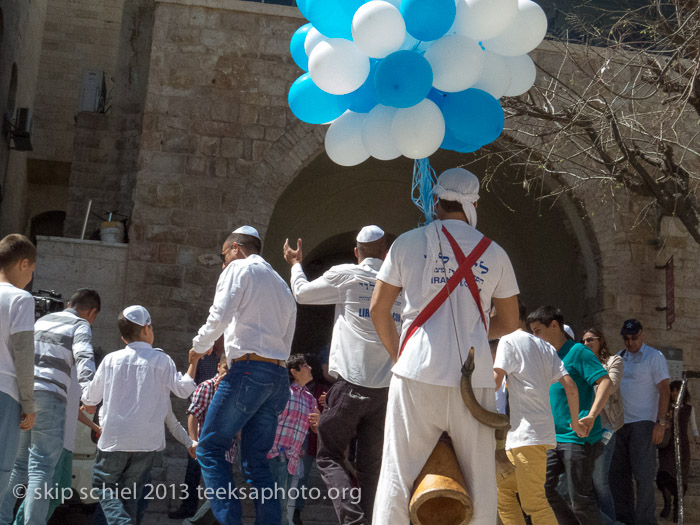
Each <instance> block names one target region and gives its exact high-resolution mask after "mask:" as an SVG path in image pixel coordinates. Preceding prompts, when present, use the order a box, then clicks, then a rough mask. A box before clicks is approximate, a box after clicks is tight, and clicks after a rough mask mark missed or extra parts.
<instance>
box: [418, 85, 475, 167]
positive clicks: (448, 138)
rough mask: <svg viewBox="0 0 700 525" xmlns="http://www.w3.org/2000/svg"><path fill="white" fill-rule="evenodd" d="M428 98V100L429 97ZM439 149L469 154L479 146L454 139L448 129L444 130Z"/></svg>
mask: <svg viewBox="0 0 700 525" xmlns="http://www.w3.org/2000/svg"><path fill="white" fill-rule="evenodd" d="M428 98H430V96H429V97H428ZM431 100H432V99H431ZM440 147H441V148H442V149H448V150H452V151H457V152H459V153H471V152H472V151H476V150H478V149H479V148H480V147H481V146H475V145H473V144H465V143H464V142H462V141H461V140H459V139H458V138H457V137H455V136H454V135H453V134H452V132H451V131H450V130H449V129H447V128H445V138H444V139H443V140H442V144H440Z"/></svg>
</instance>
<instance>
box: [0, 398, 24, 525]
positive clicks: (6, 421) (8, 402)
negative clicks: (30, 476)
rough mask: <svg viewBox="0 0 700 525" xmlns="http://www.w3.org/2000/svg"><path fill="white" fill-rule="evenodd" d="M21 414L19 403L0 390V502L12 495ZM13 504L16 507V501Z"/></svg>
mask: <svg viewBox="0 0 700 525" xmlns="http://www.w3.org/2000/svg"><path fill="white" fill-rule="evenodd" d="M21 414H22V410H21V408H20V406H19V403H18V402H17V401H15V399H14V398H12V397H11V396H9V395H7V394H6V393H5V392H0V443H2V445H0V502H2V501H4V500H5V496H8V497H11V496H12V487H10V486H9V485H10V475H11V474H12V466H13V465H14V463H15V458H16V456H17V450H18V447H19V436H20V430H19V418H20V416H21ZM8 489H9V490H8ZM12 506H13V507H14V502H13V503H12ZM12 510H13V508H11V509H10V521H11V520H12Z"/></svg>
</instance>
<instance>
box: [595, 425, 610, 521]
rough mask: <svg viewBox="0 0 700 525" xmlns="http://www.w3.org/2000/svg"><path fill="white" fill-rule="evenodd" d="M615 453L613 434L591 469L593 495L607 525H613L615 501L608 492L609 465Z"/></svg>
mask: <svg viewBox="0 0 700 525" xmlns="http://www.w3.org/2000/svg"><path fill="white" fill-rule="evenodd" d="M613 452H615V434H613V435H612V437H611V438H610V441H608V442H607V443H606V444H605V445H603V453H602V454H601V455H600V456H598V459H596V461H595V466H594V467H593V493H594V494H595V500H596V501H597V502H598V507H599V508H600V511H601V512H602V513H603V520H604V521H605V523H606V524H607V525H611V524H612V525H614V523H615V500H614V499H613V496H612V492H610V482H609V478H610V463H611V461H612V457H613Z"/></svg>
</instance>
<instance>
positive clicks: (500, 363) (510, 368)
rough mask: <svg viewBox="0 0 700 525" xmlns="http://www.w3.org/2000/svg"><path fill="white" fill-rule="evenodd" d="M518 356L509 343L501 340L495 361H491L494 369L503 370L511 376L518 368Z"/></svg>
mask: <svg viewBox="0 0 700 525" xmlns="http://www.w3.org/2000/svg"><path fill="white" fill-rule="evenodd" d="M519 357H520V356H519V355H518V353H517V352H514V351H513V345H511V344H510V341H507V340H504V339H501V340H500V341H499V342H498V349H497V350H496V359H494V361H493V367H494V368H500V369H501V370H504V371H505V373H506V374H511V373H513V372H515V371H516V370H518V369H519V368H520V358H519Z"/></svg>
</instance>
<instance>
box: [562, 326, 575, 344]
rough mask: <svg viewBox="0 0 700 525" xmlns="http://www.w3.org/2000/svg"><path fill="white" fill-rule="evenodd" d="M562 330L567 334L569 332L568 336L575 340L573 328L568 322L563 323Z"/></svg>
mask: <svg viewBox="0 0 700 525" xmlns="http://www.w3.org/2000/svg"><path fill="white" fill-rule="evenodd" d="M564 331H565V332H566V333H567V334H569V337H571V339H573V340H574V341H576V338H575V337H574V329H573V328H571V327H570V326H569V325H568V324H565V325H564Z"/></svg>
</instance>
